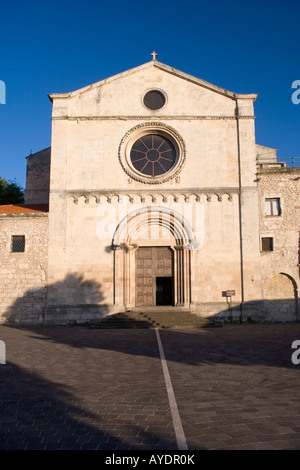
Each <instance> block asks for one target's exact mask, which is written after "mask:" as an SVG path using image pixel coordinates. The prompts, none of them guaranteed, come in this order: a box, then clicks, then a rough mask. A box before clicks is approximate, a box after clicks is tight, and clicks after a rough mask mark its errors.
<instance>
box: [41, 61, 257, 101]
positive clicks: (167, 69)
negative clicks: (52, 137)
mask: <svg viewBox="0 0 300 470" xmlns="http://www.w3.org/2000/svg"><path fill="white" fill-rule="evenodd" d="M149 67H156V68H158V69H160V70H164V71H165V72H167V73H170V74H172V75H175V76H177V77H179V78H181V79H183V80H187V81H189V82H192V83H195V84H197V85H199V86H202V87H204V88H207V89H208V90H211V91H214V92H216V93H219V94H221V95H223V96H227V97H229V98H232V99H234V100H236V99H238V98H244V99H245V98H246V99H252V100H253V101H255V100H256V98H257V94H255V93H251V94H240V93H233V92H231V91H228V90H225V88H221V87H219V86H216V85H213V84H211V83H209V82H206V81H205V80H202V79H200V78H196V77H194V76H192V75H189V74H187V73H185V72H181V71H180V70H177V69H175V68H173V67H170V66H169V65H166V64H163V63H162V62H158V61H157V60H151V61H150V62H146V63H145V64H143V65H139V66H138V67H134V68H132V69H129V70H127V71H126V72H121V73H119V74H117V75H113V76H112V77H109V78H106V79H104V80H101V81H99V82H96V83H93V84H92V85H88V86H86V87H83V88H80V89H78V90H75V91H72V92H69V93H51V94H48V97H49V99H50V101H51V102H52V103H53V100H54V99H57V98H71V97H73V96H76V95H77V94H81V93H84V92H85V91H88V90H92V89H93V88H96V87H99V86H101V85H104V84H105V83H109V82H112V81H113V80H118V79H120V78H122V77H125V76H127V75H130V74H133V73H136V72H138V71H140V70H145V69H147V68H149Z"/></svg>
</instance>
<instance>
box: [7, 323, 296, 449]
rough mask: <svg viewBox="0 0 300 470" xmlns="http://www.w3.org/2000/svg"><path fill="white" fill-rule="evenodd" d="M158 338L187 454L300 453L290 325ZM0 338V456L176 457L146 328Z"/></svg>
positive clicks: (169, 333) (57, 330)
mask: <svg viewBox="0 0 300 470" xmlns="http://www.w3.org/2000/svg"><path fill="white" fill-rule="evenodd" d="M160 338H161V341H162V345H163V348H164V352H165V356H166V360H167V365H168V370H169V374H170V378H171V381H172V385H173V389H174V394H175V398H176V402H177V406H178V410H179V414H180V419H181V422H182V426H183V430H184V433H185V438H186V441H187V445H188V448H189V450H201V449H233V450H238V449H250V450H251V449H300V405H299V389H300V364H299V365H294V364H293V363H292V361H291V356H292V353H293V352H294V350H293V349H291V344H292V342H293V341H294V340H297V339H299V340H300V324H299V323H297V324H275V325H225V326H223V327H219V328H217V327H216V328H201V329H185V330H176V329H174V330H161V331H160ZM0 340H2V341H4V342H5V344H6V365H0V410H1V411H0V449H14V450H15V449H53V450H54V449H100V450H144V449H145V450H163V451H166V450H175V451H176V450H177V444H176V438H175V431H174V426H173V422H172V416H171V412H170V406H169V401H168V395H167V391H166V385H165V380H164V375H163V371H162V363H161V360H160V355H159V350H158V344H157V339H156V334H155V331H154V330H151V329H149V330H138V329H136V330H100V329H89V328H84V327H44V326H40V327H26V328H25V327H22V328H21V327H20V328H16V327H14V328H13V327H9V326H0ZM299 357H300V354H299Z"/></svg>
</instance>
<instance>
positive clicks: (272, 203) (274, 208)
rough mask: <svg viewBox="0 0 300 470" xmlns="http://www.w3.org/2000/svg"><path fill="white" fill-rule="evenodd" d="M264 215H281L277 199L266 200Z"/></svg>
mask: <svg viewBox="0 0 300 470" xmlns="http://www.w3.org/2000/svg"><path fill="white" fill-rule="evenodd" d="M265 210H266V215H274V216H278V215H280V214H281V209H280V199H279V197H274V198H267V199H266V200H265Z"/></svg>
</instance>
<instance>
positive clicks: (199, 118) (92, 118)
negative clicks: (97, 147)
mask: <svg viewBox="0 0 300 470" xmlns="http://www.w3.org/2000/svg"><path fill="white" fill-rule="evenodd" d="M153 119H155V120H160V119H162V120H164V121H165V120H170V121H174V120H177V121H203V120H208V121H218V120H219V121H220V120H221V121H228V120H232V121H236V120H237V119H239V120H241V119H255V116H206V115H203V116H182V115H178V116H177V115H172V116H67V115H65V116H52V121H140V120H143V121H145V122H146V121H148V120H153Z"/></svg>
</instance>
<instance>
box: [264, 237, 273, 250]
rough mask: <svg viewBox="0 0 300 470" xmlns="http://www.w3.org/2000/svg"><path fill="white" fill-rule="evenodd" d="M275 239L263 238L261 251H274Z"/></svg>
mask: <svg viewBox="0 0 300 470" xmlns="http://www.w3.org/2000/svg"><path fill="white" fill-rule="evenodd" d="M273 246H274V243H273V238H272V237H263V238H262V239H261V251H273V249H274V248H273Z"/></svg>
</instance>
